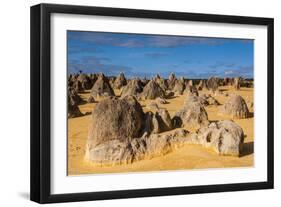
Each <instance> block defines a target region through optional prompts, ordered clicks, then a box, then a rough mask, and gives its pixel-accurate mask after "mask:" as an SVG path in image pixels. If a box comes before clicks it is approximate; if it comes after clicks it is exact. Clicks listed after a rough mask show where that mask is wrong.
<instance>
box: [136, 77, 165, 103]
mask: <svg viewBox="0 0 281 207" xmlns="http://www.w3.org/2000/svg"><path fill="white" fill-rule="evenodd" d="M141 96H142V98H144V99H156V98H158V97H160V98H165V92H164V90H163V89H162V88H161V87H160V86H159V85H158V83H156V82H155V81H154V80H151V81H149V82H148V84H146V86H145V87H144V88H143V92H142V94H141Z"/></svg>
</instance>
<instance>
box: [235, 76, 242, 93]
mask: <svg viewBox="0 0 281 207" xmlns="http://www.w3.org/2000/svg"><path fill="white" fill-rule="evenodd" d="M241 84H242V78H241V77H236V78H234V84H233V86H234V89H235V90H239V89H240V87H241Z"/></svg>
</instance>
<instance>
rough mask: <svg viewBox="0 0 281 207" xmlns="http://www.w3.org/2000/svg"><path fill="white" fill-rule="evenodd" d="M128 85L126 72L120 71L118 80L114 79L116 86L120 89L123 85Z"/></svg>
mask: <svg viewBox="0 0 281 207" xmlns="http://www.w3.org/2000/svg"><path fill="white" fill-rule="evenodd" d="M125 85H127V80H126V78H125V75H124V73H120V74H119V75H118V76H117V78H116V80H115V81H114V88H117V89H120V88H122V87H123V86H125Z"/></svg>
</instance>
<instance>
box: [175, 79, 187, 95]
mask: <svg viewBox="0 0 281 207" xmlns="http://www.w3.org/2000/svg"><path fill="white" fill-rule="evenodd" d="M184 89H185V84H184V82H182V81H180V80H175V84H174V88H173V92H174V93H175V94H177V95H182V94H183V91H184Z"/></svg>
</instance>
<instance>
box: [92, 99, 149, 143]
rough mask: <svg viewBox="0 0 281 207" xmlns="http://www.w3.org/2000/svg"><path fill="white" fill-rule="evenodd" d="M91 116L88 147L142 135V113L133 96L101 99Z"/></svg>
mask: <svg viewBox="0 0 281 207" xmlns="http://www.w3.org/2000/svg"><path fill="white" fill-rule="evenodd" d="M91 118H92V119H91V123H90V127H89V134H88V145H90V148H93V147H95V146H97V145H99V144H102V143H104V142H107V141H110V140H119V141H121V142H124V141H126V140H128V139H131V138H134V137H140V136H141V135H142V134H141V132H142V129H143V123H144V113H143V110H142V107H141V105H140V104H139V103H138V102H137V100H136V99H135V98H134V97H133V96H126V97H125V98H123V99H117V98H113V97H112V98H108V99H105V100H102V101H101V102H99V103H98V104H97V105H96V107H95V108H94V110H93V112H92V117H91Z"/></svg>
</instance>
